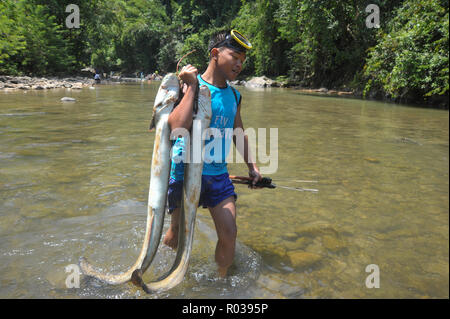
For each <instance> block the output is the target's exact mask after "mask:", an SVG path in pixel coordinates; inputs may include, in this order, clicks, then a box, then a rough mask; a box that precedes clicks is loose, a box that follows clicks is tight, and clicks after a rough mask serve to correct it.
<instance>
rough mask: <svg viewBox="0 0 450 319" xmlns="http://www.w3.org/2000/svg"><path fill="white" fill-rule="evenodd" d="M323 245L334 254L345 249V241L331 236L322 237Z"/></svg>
mask: <svg viewBox="0 0 450 319" xmlns="http://www.w3.org/2000/svg"><path fill="white" fill-rule="evenodd" d="M322 245H323V246H324V247H325V248H326V249H328V250H330V251H332V252H337V251H339V250H341V249H344V248H345V243H344V241H342V240H341V239H339V238H337V237H336V236H331V235H325V236H323V237H322Z"/></svg>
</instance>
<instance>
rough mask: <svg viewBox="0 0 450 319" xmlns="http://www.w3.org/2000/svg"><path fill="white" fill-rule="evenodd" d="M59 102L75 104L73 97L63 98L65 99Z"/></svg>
mask: <svg viewBox="0 0 450 319" xmlns="http://www.w3.org/2000/svg"><path fill="white" fill-rule="evenodd" d="M61 101H62V102H75V101H76V100H75V99H74V98H73V97H67V96H65V97H63V98H61Z"/></svg>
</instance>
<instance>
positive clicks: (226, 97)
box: [170, 75, 241, 180]
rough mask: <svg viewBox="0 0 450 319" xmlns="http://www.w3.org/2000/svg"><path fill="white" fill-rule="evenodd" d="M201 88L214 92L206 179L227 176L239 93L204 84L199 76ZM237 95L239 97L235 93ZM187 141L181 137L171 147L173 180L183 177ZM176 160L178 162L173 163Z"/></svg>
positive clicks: (206, 161) (229, 87)
mask: <svg viewBox="0 0 450 319" xmlns="http://www.w3.org/2000/svg"><path fill="white" fill-rule="evenodd" d="M197 78H198V81H199V84H200V85H206V86H207V87H208V88H209V90H210V92H211V109H212V117H211V123H210V131H211V133H212V134H211V135H213V134H215V135H214V136H211V137H210V138H206V140H205V155H204V162H203V172H202V174H203V175H220V174H224V173H227V172H228V170H227V163H226V157H227V155H228V152H229V151H230V147H231V146H232V142H233V127H234V118H235V116H236V112H237V107H238V103H239V101H240V97H241V95H240V93H239V91H238V90H236V89H233V88H231V86H230V85H228V84H227V86H226V87H225V88H219V87H216V86H214V85H212V84H209V83H208V82H206V81H204V80H203V79H202V77H201V76H200V75H198V76H197ZM233 90H234V92H235V93H236V95H235V93H233ZM184 146H185V141H184V138H182V137H179V138H177V140H176V141H175V143H174V145H173V147H172V165H171V169H170V177H171V178H173V179H175V180H182V179H183V177H184V163H183V161H182V160H181V159H182V158H183V155H184ZM174 158H177V160H176V161H174V160H173V159H174Z"/></svg>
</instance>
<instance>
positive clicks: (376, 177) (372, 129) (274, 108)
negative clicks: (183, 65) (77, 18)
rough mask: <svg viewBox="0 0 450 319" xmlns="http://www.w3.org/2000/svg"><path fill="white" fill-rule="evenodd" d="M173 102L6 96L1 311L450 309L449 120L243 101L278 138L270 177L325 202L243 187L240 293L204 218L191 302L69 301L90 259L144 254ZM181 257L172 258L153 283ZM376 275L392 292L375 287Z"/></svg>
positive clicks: (314, 102)
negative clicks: (155, 171) (158, 123)
mask: <svg viewBox="0 0 450 319" xmlns="http://www.w3.org/2000/svg"><path fill="white" fill-rule="evenodd" d="M157 87H158V83H154V84H151V85H148V84H142V85H141V84H133V85H104V86H99V87H97V88H95V89H83V90H80V91H75V90H72V91H70V90H51V91H29V92H26V91H25V92H23V91H18V92H8V93H6V92H0V297H1V298H23V297H28V298H78V297H81V298H134V297H139V298H448V297H449V294H448V293H449V268H448V266H449V265H448V261H449V238H448V234H449V184H448V177H449V176H448V171H449V159H448V156H449V135H448V134H449V130H448V124H449V122H448V121H449V118H448V111H440V110H429V109H422V108H412V107H406V106H399V105H393V104H385V103H380V102H369V101H361V100H356V99H342V98H331V97H323V96H309V95H302V94H300V93H299V92H298V91H295V90H289V89H271V90H265V91H264V90H259V91H250V90H246V89H244V88H242V87H238V89H239V90H240V91H241V92H242V93H243V105H242V118H243V121H244V126H245V127H246V128H255V130H256V131H257V128H266V131H267V139H269V135H270V134H269V133H270V132H269V128H278V168H277V171H276V173H274V174H272V175H270V177H272V178H273V180H274V182H275V183H277V184H279V185H284V186H291V187H304V188H313V189H317V190H318V192H299V191H293V190H287V189H282V188H276V189H262V190H253V191H252V190H249V189H247V188H246V187H245V186H239V185H236V190H237V192H238V195H239V198H238V201H237V215H238V217H237V224H238V240H239V245H238V247H237V249H236V257H235V262H234V265H233V266H232V268H231V270H230V276H229V277H228V278H226V279H219V278H217V274H216V266H215V262H214V248H215V241H216V235H215V230H214V226H213V223H212V221H211V218H210V216H209V212H208V211H207V210H205V209H199V210H198V215H197V216H198V218H197V225H196V232H195V242H194V248H193V251H192V254H191V260H190V265H189V268H188V271H187V274H186V276H185V280H184V281H183V282H182V283H181V284H180V285H179V286H177V287H175V288H174V289H172V290H170V291H168V292H163V293H159V294H154V295H147V294H145V293H144V292H142V291H141V290H140V289H138V288H136V287H135V286H133V285H131V284H123V285H118V286H110V285H107V284H104V283H101V282H100V281H97V280H94V279H92V278H85V277H82V278H81V282H80V288H79V289H76V288H74V289H68V288H67V287H66V284H65V281H66V278H67V276H68V275H69V273H66V272H65V267H66V266H68V265H70V264H76V263H77V262H78V259H79V257H80V256H86V257H88V258H89V260H90V261H91V262H92V263H93V264H95V265H97V266H99V267H102V268H103V269H105V270H108V271H110V272H121V271H124V270H126V269H127V268H128V267H129V266H130V265H132V264H133V263H134V261H135V259H136V257H137V255H138V254H139V251H140V247H141V243H142V240H143V237H144V233H145V220H146V214H147V212H146V205H147V197H148V185H149V178H150V160H151V154H152V150H153V138H154V133H150V132H148V130H147V128H148V125H149V122H150V118H151V106H152V105H153V100H154V97H155V94H156V90H157ZM63 96H72V97H74V98H76V100H77V101H76V102H71V103H70V102H61V101H60V99H61V97H63ZM267 153H269V145H267ZM259 165H260V166H261V167H264V166H267V165H268V163H259ZM229 170H230V173H231V174H234V175H245V174H246V172H247V169H246V166H245V164H230V165H229ZM298 181H300V182H298ZM305 181H309V183H308V182H305ZM166 219H167V220H166V223H165V224H166V226H165V227H167V225H168V223H169V219H168V218H166ZM174 256H175V253H174V252H172V251H171V250H170V249H169V248H167V247H165V246H161V247H160V249H159V252H158V254H157V257H156V259H155V261H154V262H153V264H152V266H151V268H150V269H149V271H148V272H147V273H146V274H145V276H144V279H145V280H147V281H149V280H152V279H156V278H157V277H158V276H159V275H161V274H162V273H163V272H164V271H165V270H167V269H169V268H170V266H171V263H172V261H173V259H174ZM370 264H375V265H377V266H378V267H379V273H380V277H379V278H380V281H379V282H380V287H379V288H372V289H369V288H367V287H366V278H367V276H369V275H371V274H372V273H370V272H366V267H367V266H368V265H370Z"/></svg>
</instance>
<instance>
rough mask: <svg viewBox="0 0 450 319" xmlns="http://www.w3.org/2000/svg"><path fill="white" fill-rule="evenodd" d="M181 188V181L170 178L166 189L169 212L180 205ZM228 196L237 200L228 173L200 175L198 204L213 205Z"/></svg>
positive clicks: (204, 206) (205, 206)
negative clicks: (200, 183)
mask: <svg viewBox="0 0 450 319" xmlns="http://www.w3.org/2000/svg"><path fill="white" fill-rule="evenodd" d="M182 190H183V181H182V180H179V181H177V180H175V179H173V178H170V180H169V191H168V202H169V214H170V213H172V212H173V210H174V209H175V208H177V207H180V206H181V205H180V203H181V194H182ZM230 196H234V199H235V200H237V194H236V193H235V192H234V185H233V183H232V182H231V180H230V178H229V175H228V173H224V174H221V175H202V189H201V193H200V200H199V202H198V206H200V205H203V208H207V207H215V206H216V205H217V204H219V203H220V202H221V201H223V200H224V199H227V198H228V197H230Z"/></svg>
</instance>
